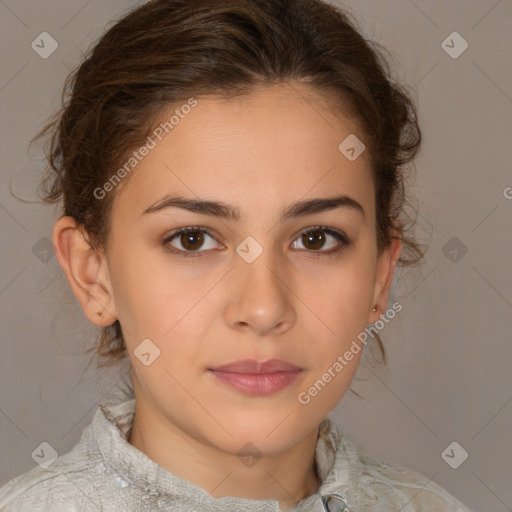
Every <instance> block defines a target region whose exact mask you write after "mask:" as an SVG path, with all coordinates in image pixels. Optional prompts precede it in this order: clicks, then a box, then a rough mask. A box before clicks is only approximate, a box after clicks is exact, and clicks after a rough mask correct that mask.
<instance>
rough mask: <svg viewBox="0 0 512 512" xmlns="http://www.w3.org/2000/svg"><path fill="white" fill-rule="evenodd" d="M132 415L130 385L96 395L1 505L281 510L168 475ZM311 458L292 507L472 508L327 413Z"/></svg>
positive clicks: (74, 509)
mask: <svg viewBox="0 0 512 512" xmlns="http://www.w3.org/2000/svg"><path fill="white" fill-rule="evenodd" d="M134 415H135V398H134V396H133V390H132V389H131V386H129V385H128V386H125V387H124V388H123V387H119V388H116V389H115V390H114V391H113V392H111V393H110V394H109V395H108V396H107V397H105V398H104V399H103V400H102V401H100V403H99V405H98V408H97V410H96V413H95V415H94V418H93V420H92V422H91V423H90V424H89V425H88V426H87V427H86V428H85V429H84V431H83V433H82V437H81V438H80V441H79V442H78V443H77V444H76V445H75V446H74V447H73V449H72V450H71V451H69V452H68V453H66V454H63V455H61V456H60V457H58V458H57V459H56V460H55V461H54V462H53V463H52V464H51V465H50V466H49V467H48V468H46V469H43V468H42V467H39V466H36V467H35V468H33V469H31V470H30V471H27V472H26V473H24V474H22V475H20V476H18V477H16V478H13V479H12V480H11V481H9V482H8V483H7V484H6V485H5V486H3V487H2V488H1V489H0V511H2V512H40V511H50V512H85V511H87V512H89V511H90V512H93V511H94V512H96V511H105V512H117V511H119V512H128V511H151V512H153V511H156V510H166V511H171V510H172V511H183V512H200V511H205V512H206V511H208V512H229V511H232V512H252V511H259V512H271V511H273V512H278V511H280V510H281V509H280V508H279V503H278V502H277V501H276V500H261V501H257V500H248V499H243V498H236V497H224V498H213V497H212V496H210V495H209V494H208V493H207V492H206V491H204V490H203V489H201V488H200V487H198V486H196V485H194V484H192V483H190V482H187V481H185V480H182V479H181V478H178V477H176V476H174V475H173V474H171V473H170V472H168V471H167V470H165V469H164V468H162V467H161V466H159V465H158V464H156V463H155V462H153V461H152V460H151V459H150V458H149V457H147V456H146V455H145V454H144V453H143V452H141V451H140V450H138V449H137V448H135V447H134V446H132V445H131V444H129V443H128V441H127V439H128V435H129V432H130V429H131V426H132V422H133V418H134ZM316 464H317V471H318V475H319V477H320V479H321V484H320V486H319V488H318V489H317V491H316V492H315V493H314V494H312V495H311V496H309V497H307V498H305V499H303V500H302V501H300V502H299V503H298V504H297V505H296V506H295V507H294V508H293V512H305V511H313V512H342V511H345V512H377V511H379V512H381V511H385V512H393V511H397V512H398V511H400V512H434V511H435V512H470V511H469V509H468V508H467V507H465V506H464V505H462V504H461V503H460V502H459V501H457V500H456V499H455V498H454V497H453V496H451V495H450V494H449V493H448V492H447V491H445V490H444V489H443V488H442V487H440V486H439V485H437V484H435V483H434V482H432V481H429V479H428V478H427V477H425V476H423V475H421V474H420V473H417V472H415V471H412V470H409V469H407V468H405V467H402V466H399V465H397V464H394V463H390V462H385V461H383V460H380V459H376V458H373V457H369V456H367V455H364V454H362V453H359V452H358V451H357V448H356V447H355V445H354V444H353V443H352V442H351V441H350V440H349V439H348V438H347V437H346V436H345V435H344V434H343V432H342V431H341V430H340V429H339V428H338V427H337V426H336V425H335V424H334V423H333V422H332V421H331V420H330V419H329V418H326V419H325V420H324V421H323V422H322V423H321V424H320V429H319V436H318V441H317V447H316ZM337 495H338V496H337ZM339 495H341V497H340V496H339ZM343 497H346V501H347V504H348V508H346V507H345V505H344V499H343ZM326 502H327V503H326Z"/></svg>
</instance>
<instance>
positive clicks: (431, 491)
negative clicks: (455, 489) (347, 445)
mask: <svg viewBox="0 0 512 512" xmlns="http://www.w3.org/2000/svg"><path fill="white" fill-rule="evenodd" d="M359 458H360V461H361V467H362V473H363V478H364V480H365V481H366V483H367V485H368V486H369V487H370V489H371V492H374V493H376V494H381V495H382V494H389V495H390V496H391V495H394V497H396V498H399V501H401V502H402V506H403V507H408V508H404V509H403V510H407V511H409V510H411V512H431V511H432V510H439V511H443V512H471V510H470V509H469V508H467V507H466V506H465V505H463V504H462V503H461V502H460V501H458V500H457V499H456V498H455V497H454V496H452V495H451V494H450V493H449V492H448V491H447V490H445V489H443V488H442V487H441V486H440V485H438V484H436V483H435V482H434V481H433V480H432V479H430V478H428V477H426V476H425V475H423V474H421V473H419V472H417V471H414V470H412V469H409V468H406V467H404V466H401V465H399V464H396V463H394V462H390V461H385V460H382V459H379V458H376V457H370V456H369V455H366V454H360V455H359Z"/></svg>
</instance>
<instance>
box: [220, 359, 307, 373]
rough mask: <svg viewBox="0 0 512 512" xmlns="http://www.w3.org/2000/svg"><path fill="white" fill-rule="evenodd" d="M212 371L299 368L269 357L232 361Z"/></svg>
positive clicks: (244, 371)
mask: <svg viewBox="0 0 512 512" xmlns="http://www.w3.org/2000/svg"><path fill="white" fill-rule="evenodd" d="M212 370H214V371H222V372H232V373H275V372H296V371H299V370H301V368H299V367H298V366H295V365H293V364H291V363H287V362H286V361H282V360H281V359H269V360H268V361H255V360H254V359H243V360H240V361H234V362H232V363H228V364H224V365H222V366H217V367H215V368H212Z"/></svg>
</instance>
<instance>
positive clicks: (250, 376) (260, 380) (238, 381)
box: [210, 370, 301, 395]
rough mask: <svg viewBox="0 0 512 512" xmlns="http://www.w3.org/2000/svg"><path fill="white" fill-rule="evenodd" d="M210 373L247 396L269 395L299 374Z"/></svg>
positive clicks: (288, 383) (214, 371)
mask: <svg viewBox="0 0 512 512" xmlns="http://www.w3.org/2000/svg"><path fill="white" fill-rule="evenodd" d="M210 372H211V373H212V374H213V375H214V376H215V377H216V378H217V379H219V380H220V381H221V382H223V383H224V384H226V385H228V386H229V387H231V388H233V389H236V390H237V391H241V392H242V393H245V394H247V395H270V394H272V393H277V392H278V391H281V390H282V389H284V388H285V387H287V386H289V385H290V384H291V383H292V382H293V381H294V380H295V379H296V378H297V377H298V376H299V374H300V373H301V371H300V370H297V371H281V372H273V373H235V372H224V371H219V370H210Z"/></svg>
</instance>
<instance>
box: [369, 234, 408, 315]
mask: <svg viewBox="0 0 512 512" xmlns="http://www.w3.org/2000/svg"><path fill="white" fill-rule="evenodd" d="M401 253H402V239H401V238H392V239H391V242H390V243H389V245H388V246H387V247H385V248H384V250H383V251H382V253H381V254H380V255H379V256H378V258H377V273H376V277H375V290H374V294H373V302H372V305H371V307H372V308H373V307H375V308H377V311H370V313H369V315H368V323H369V324H372V323H374V322H376V321H377V320H379V318H380V316H381V315H382V314H383V312H384V311H385V309H386V306H387V303H388V297H389V291H390V289H391V283H392V282H393V275H394V272H395V267H396V264H397V262H398V259H399V258H400V254H401Z"/></svg>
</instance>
